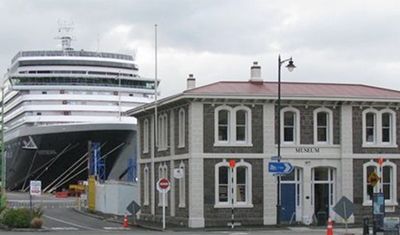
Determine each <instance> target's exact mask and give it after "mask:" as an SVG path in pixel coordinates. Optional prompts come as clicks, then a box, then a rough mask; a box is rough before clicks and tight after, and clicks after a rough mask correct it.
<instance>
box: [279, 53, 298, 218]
mask: <svg viewBox="0 0 400 235" xmlns="http://www.w3.org/2000/svg"><path fill="white" fill-rule="evenodd" d="M285 62H289V63H288V65H286V68H287V69H288V70H289V72H292V71H293V70H294V68H296V66H294V64H293V60H292V57H290V58H289V59H285V60H281V55H279V56H278V105H277V112H278V162H280V161H281V67H282V64H284V63H285ZM276 190H277V199H276V224H278V225H279V224H281V177H280V176H279V175H278V176H277V184H276Z"/></svg>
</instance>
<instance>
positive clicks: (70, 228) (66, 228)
mask: <svg viewBox="0 0 400 235" xmlns="http://www.w3.org/2000/svg"><path fill="white" fill-rule="evenodd" d="M50 229H51V230H55V231H73V230H74V231H75V230H78V228H75V227H51V228H50Z"/></svg>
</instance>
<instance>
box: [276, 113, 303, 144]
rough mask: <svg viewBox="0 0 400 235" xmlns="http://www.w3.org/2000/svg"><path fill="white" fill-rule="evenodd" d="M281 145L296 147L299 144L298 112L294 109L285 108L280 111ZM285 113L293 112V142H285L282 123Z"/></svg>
mask: <svg viewBox="0 0 400 235" xmlns="http://www.w3.org/2000/svg"><path fill="white" fill-rule="evenodd" d="M280 112H281V120H280V122H281V125H280V126H281V130H280V132H281V143H282V144H284V145H298V144H299V143H300V111H299V110H298V109H296V108H294V107H285V108H283V109H281V111H280ZM286 112H294V130H293V132H294V133H293V135H294V136H293V141H285V136H284V134H285V131H284V129H285V126H284V124H285V122H284V118H285V113H286Z"/></svg>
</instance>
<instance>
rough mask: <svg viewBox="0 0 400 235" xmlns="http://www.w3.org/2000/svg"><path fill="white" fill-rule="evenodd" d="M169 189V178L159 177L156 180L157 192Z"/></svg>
mask: <svg viewBox="0 0 400 235" xmlns="http://www.w3.org/2000/svg"><path fill="white" fill-rule="evenodd" d="M169 189H170V183H169V180H168V179H167V178H161V179H159V180H158V182H157V190H158V191H159V192H163V191H165V192H168V191H169Z"/></svg>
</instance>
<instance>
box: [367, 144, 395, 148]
mask: <svg viewBox="0 0 400 235" xmlns="http://www.w3.org/2000/svg"><path fill="white" fill-rule="evenodd" d="M361 147H363V148H397V147H398V145H397V144H366V143H363V144H362V146H361Z"/></svg>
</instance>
